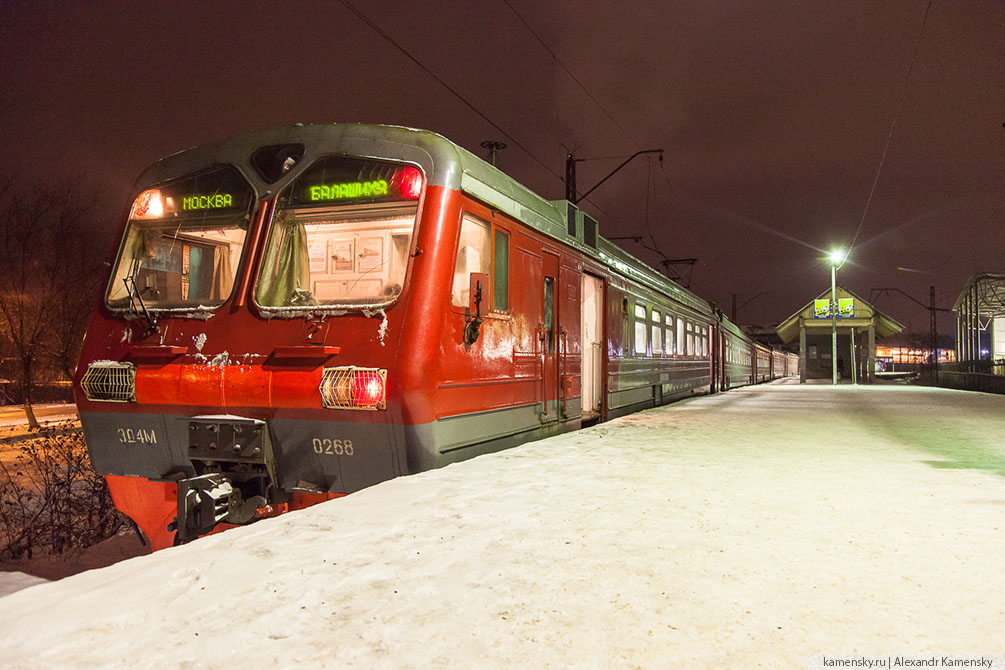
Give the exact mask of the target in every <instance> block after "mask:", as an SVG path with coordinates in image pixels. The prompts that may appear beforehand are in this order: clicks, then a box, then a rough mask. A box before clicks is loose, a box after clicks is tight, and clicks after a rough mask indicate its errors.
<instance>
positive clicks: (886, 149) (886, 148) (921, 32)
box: [838, 0, 932, 270]
mask: <svg viewBox="0 0 1005 670" xmlns="http://www.w3.org/2000/svg"><path fill="white" fill-rule="evenodd" d="M931 9H932V0H928V4H926V5H925V15H924V16H923V17H922V19H921V29H920V30H919V31H918V39H917V41H916V42H915V44H914V54H913V55H912V56H911V66H910V68H908V70H907V79H906V81H905V82H904V88H903V89H902V90H901V92H900V99H899V100H898V101H897V107H896V109H895V110H894V112H893V121H892V122H891V123H890V131H889V132H888V133H887V135H886V145H885V146H884V147H883V155H882V156H881V157H880V159H879V166H878V167H877V168H876V176H875V178H874V179H873V180H872V188H871V189H870V190H869V197H868V198H866V201H865V208H864V210H863V211H862V218H861V219H859V222H858V228H856V229H855V235H854V236H853V237H852V240H851V244H849V245H848V253H846V254H845V260H843V261H842V262H841V265H839V266H838V269H839V270H840V269H841V268H842V267H844V264H845V263H846V262H847V261H848V257H849V256H851V251H852V249H854V248H855V243H856V242H857V241H858V236H859V234H860V233H861V232H862V226H863V225H864V224H865V218H866V216H867V215H868V214H869V206H870V205H871V204H872V198H873V196H874V195H875V194H876V187H877V186H878V185H879V177H880V175H881V174H882V172H883V165H884V164H885V163H886V156H887V154H888V153H889V151H890V143H891V141H892V140H893V131H894V130H895V129H896V127H897V120H898V119H899V118H900V110H901V108H903V106H904V98H906V97H907V89H908V87H909V86H910V84H911V75H912V74H913V73H914V65H915V63H916V62H917V60H918V52H919V51H920V50H921V38H922V37H923V36H924V34H925V25H926V24H927V23H928V13H929V11H930V10H931Z"/></svg>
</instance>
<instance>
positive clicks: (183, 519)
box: [176, 473, 268, 542]
mask: <svg viewBox="0 0 1005 670" xmlns="http://www.w3.org/2000/svg"><path fill="white" fill-rule="evenodd" d="M267 504H268V501H267V500H266V499H265V497H264V496H257V495H256V496H251V497H249V498H247V499H245V498H244V497H243V496H242V495H241V490H240V489H239V488H236V487H235V486H234V485H233V483H232V482H231V481H230V479H228V478H227V476H226V475H222V474H219V473H209V474H205V475H201V476H199V477H191V478H189V479H182V480H181V481H179V482H178V517H177V520H176V523H177V530H178V541H179V542H189V541H190V540H194V539H195V538H197V537H199V536H200V535H205V534H206V533H208V532H210V531H211V530H213V528H214V527H215V526H216V525H217V524H218V523H233V524H243V523H248V522H249V521H253V520H255V519H256V518H257V516H256V512H257V511H258V510H259V509H260V508H263V507H265V506H266V505H267Z"/></svg>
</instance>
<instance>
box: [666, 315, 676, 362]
mask: <svg viewBox="0 0 1005 670" xmlns="http://www.w3.org/2000/svg"><path fill="white" fill-rule="evenodd" d="M664 325H665V326H666V347H665V351H666V353H667V356H673V355H674V336H673V317H672V316H670V315H669V314H667V315H666V317H665V321H664Z"/></svg>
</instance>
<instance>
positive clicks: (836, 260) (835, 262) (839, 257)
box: [828, 249, 848, 386]
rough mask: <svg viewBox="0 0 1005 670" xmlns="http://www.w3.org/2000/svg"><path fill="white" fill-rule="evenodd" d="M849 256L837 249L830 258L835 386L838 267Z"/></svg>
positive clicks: (832, 373) (832, 372) (836, 375)
mask: <svg viewBox="0 0 1005 670" xmlns="http://www.w3.org/2000/svg"><path fill="white" fill-rule="evenodd" d="M847 258H848V252H847V251H845V250H843V249H835V250H834V251H832V252H830V254H829V256H828V259H829V260H830V263H831V377H832V381H833V384H834V386H837V383H838V359H837V354H838V316H837V312H838V302H837V300H838V299H837V268H838V266H839V265H842V264H843V263H844V262H845V259H847Z"/></svg>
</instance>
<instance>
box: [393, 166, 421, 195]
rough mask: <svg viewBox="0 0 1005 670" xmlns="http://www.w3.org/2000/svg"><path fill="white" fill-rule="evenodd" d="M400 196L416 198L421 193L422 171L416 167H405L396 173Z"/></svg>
mask: <svg viewBox="0 0 1005 670" xmlns="http://www.w3.org/2000/svg"><path fill="white" fill-rule="evenodd" d="M398 179H399V180H400V181H399V187H400V189H401V195H402V197H405V198H409V199H411V200H418V199H419V196H420V195H422V173H421V172H419V170H418V168H414V167H407V168H405V169H403V170H402V171H401V172H400V173H399V174H398Z"/></svg>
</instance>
